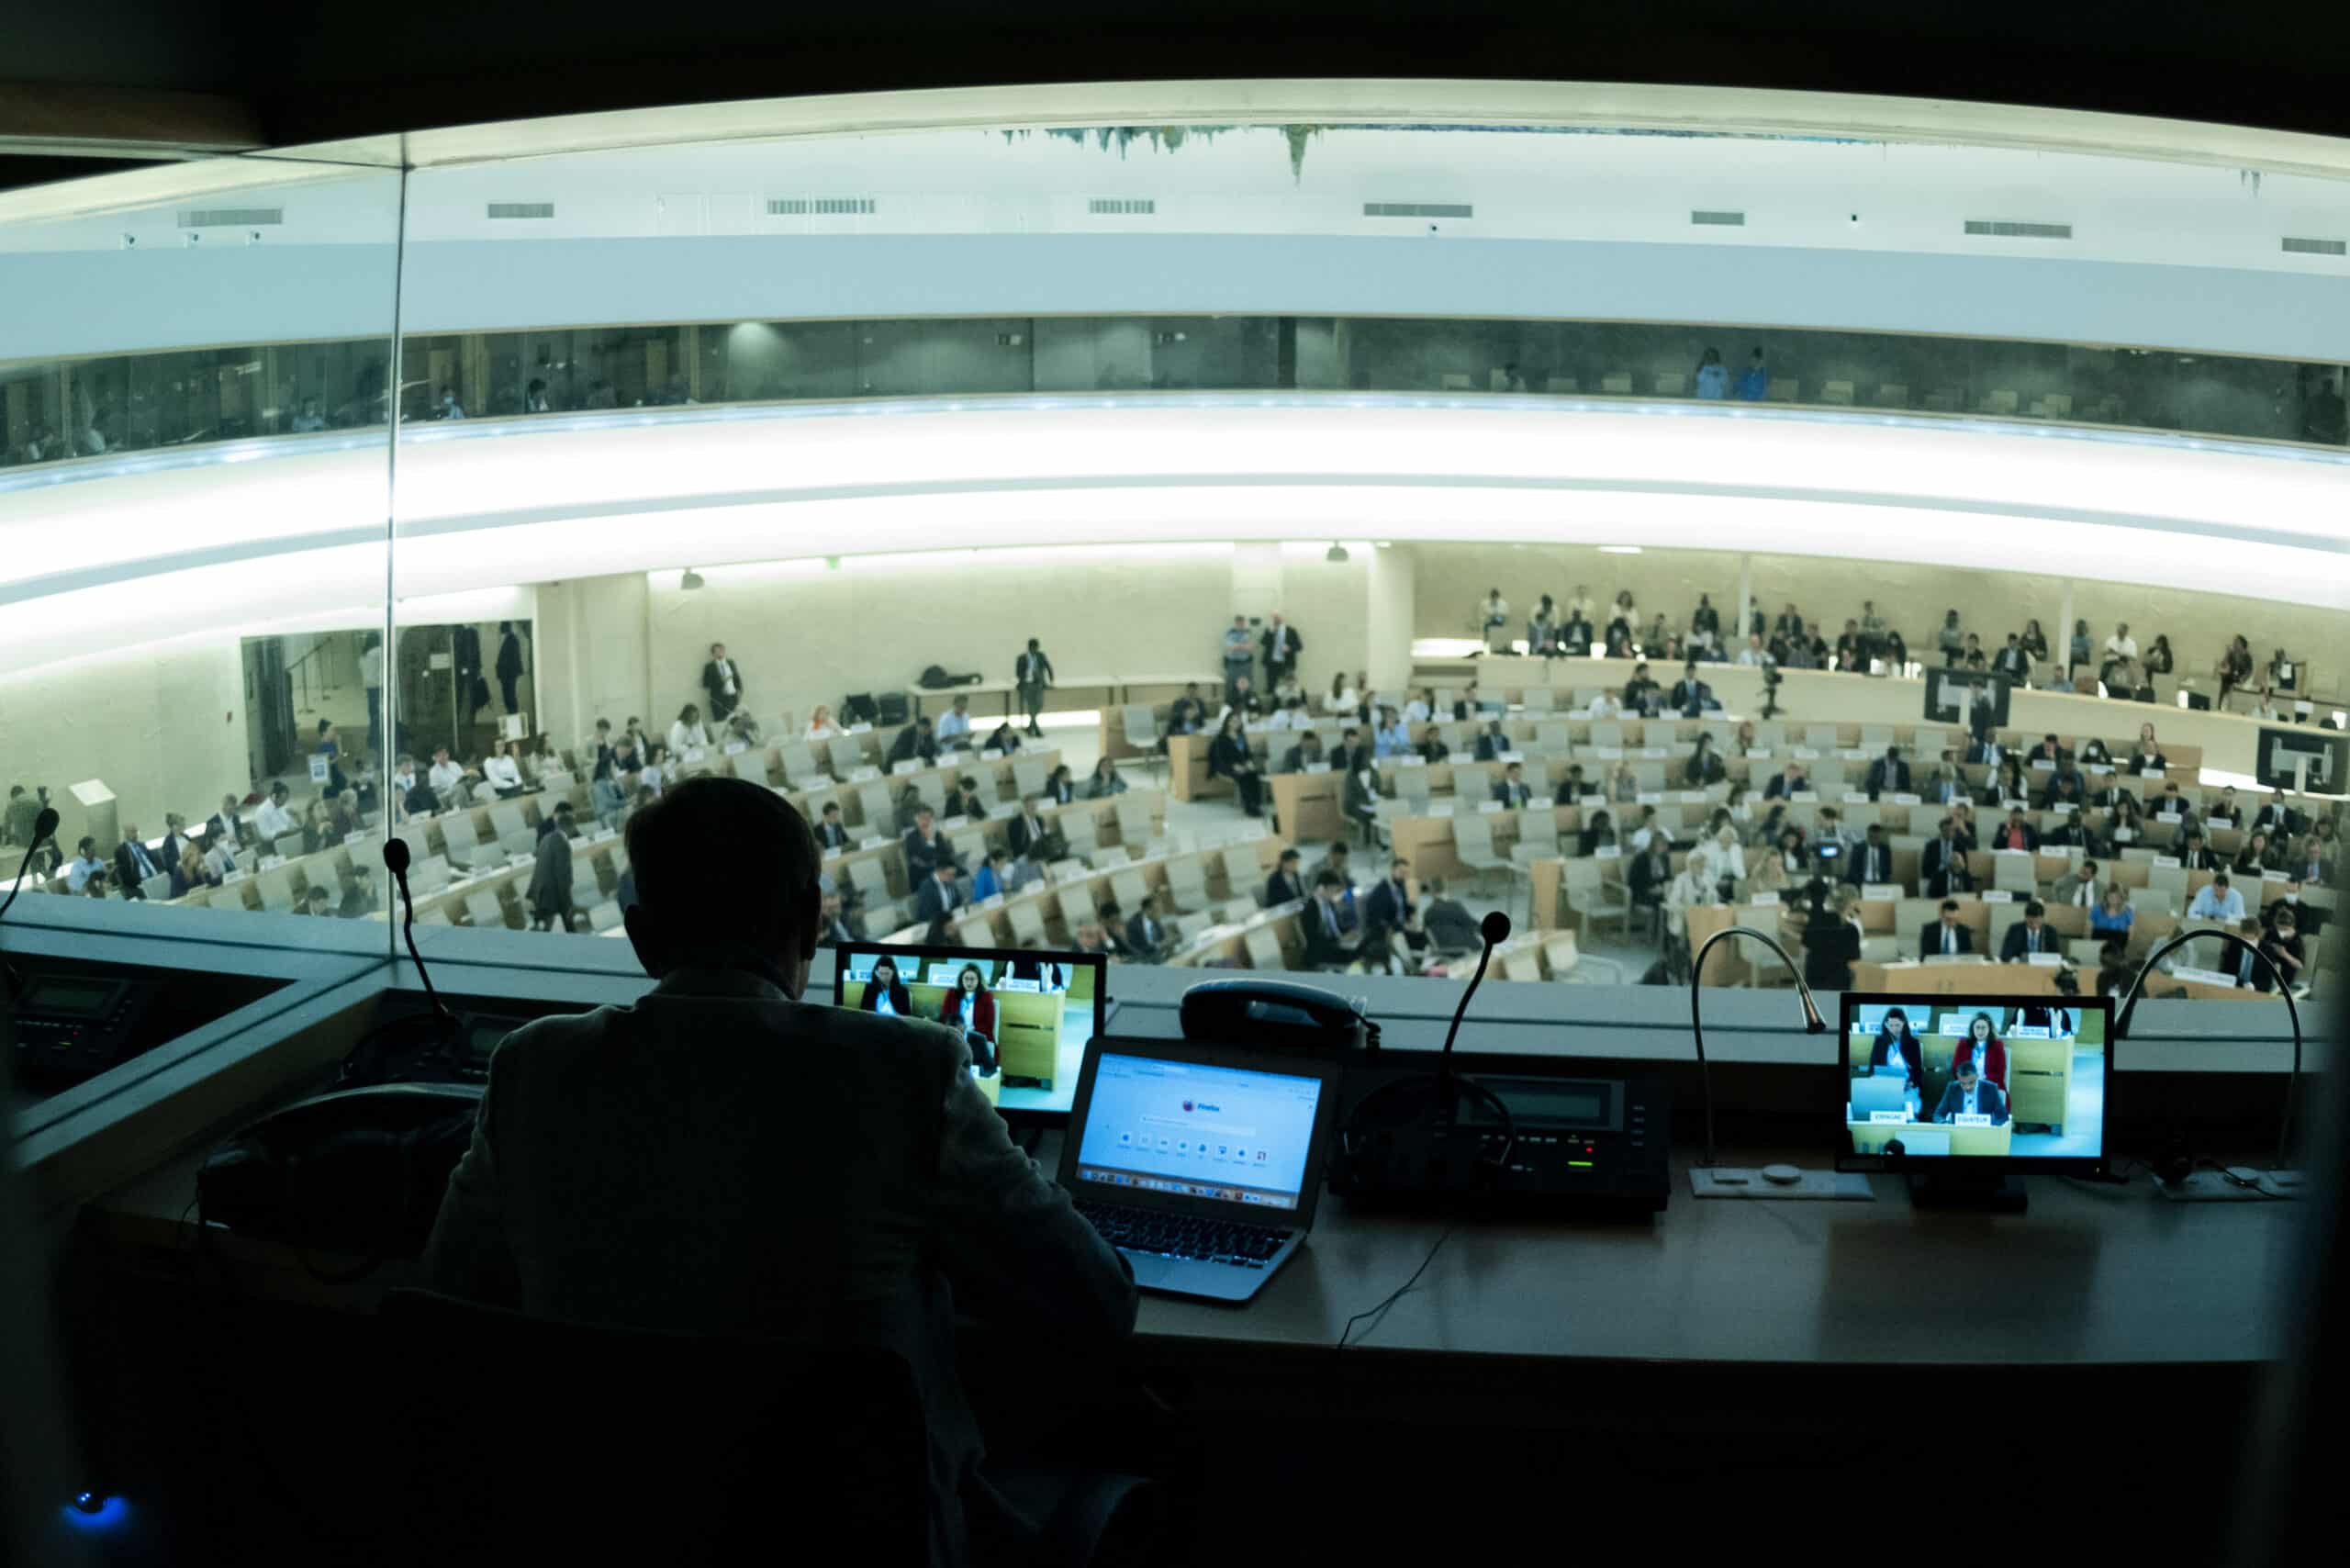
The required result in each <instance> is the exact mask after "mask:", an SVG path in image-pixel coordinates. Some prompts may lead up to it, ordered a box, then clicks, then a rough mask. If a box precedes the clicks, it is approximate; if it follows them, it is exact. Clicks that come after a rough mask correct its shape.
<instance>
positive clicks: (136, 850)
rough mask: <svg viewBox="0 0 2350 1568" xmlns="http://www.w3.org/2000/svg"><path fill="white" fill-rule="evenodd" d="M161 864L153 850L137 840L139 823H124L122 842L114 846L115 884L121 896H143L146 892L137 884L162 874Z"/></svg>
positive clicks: (141, 897)
mask: <svg viewBox="0 0 2350 1568" xmlns="http://www.w3.org/2000/svg"><path fill="white" fill-rule="evenodd" d="M163 864H164V863H163V862H162V860H161V859H159V858H157V857H156V855H155V852H154V851H153V850H151V849H149V848H148V847H147V846H145V845H144V844H141V843H140V842H139V824H138V823H124V824H123V829H122V842H121V843H120V844H117V845H116V846H114V879H115V885H116V886H117V887H118V888H120V889H121V890H122V896H123V897H124V898H126V899H143V898H145V897H146V896H147V894H146V893H145V891H144V890H141V889H140V886H139V884H140V883H141V882H143V881H145V880H146V879H148V878H150V877H160V876H162V874H163ZM173 864H174V865H176V864H177V862H176V861H174V862H173Z"/></svg>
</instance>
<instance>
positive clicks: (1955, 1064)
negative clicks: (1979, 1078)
mask: <svg viewBox="0 0 2350 1568" xmlns="http://www.w3.org/2000/svg"><path fill="white" fill-rule="evenodd" d="M1978 1051H1979V1052H1981V1053H1982V1054H1981V1056H1980V1057H1978V1056H1977V1055H1976V1054H1975V1053H1976V1052H1978ZM1970 1061H1972V1062H1978V1063H1979V1064H1980V1065H1979V1066H1978V1067H1977V1068H1976V1070H1977V1071H1979V1072H1980V1073H1982V1075H1983V1076H1984V1077H1985V1078H1986V1079H1987V1080H1988V1081H1991V1082H1993V1083H1996V1084H1997V1085H1998V1086H1999V1092H2000V1093H2001V1094H2005V1093H2006V1092H2008V1047H2005V1046H2003V1045H2001V1044H2000V1043H1999V1032H1998V1030H1997V1028H1996V1027H1995V1026H1994V1025H1992V1023H1991V1015H1990V1014H1988V1013H1977V1014H1975V1021H1974V1022H1973V1023H1971V1024H1969V1025H1967V1026H1966V1038H1964V1039H1963V1040H1961V1041H1959V1042H1958V1050H1957V1052H1956V1053H1955V1054H1954V1055H1953V1056H1952V1058H1951V1063H1950V1070H1951V1072H1952V1073H1953V1075H1955V1074H1956V1073H1957V1071H1958V1070H1959V1069H1960V1068H1962V1067H1964V1066H1965V1065H1966V1064H1967V1063H1968V1062H1970Z"/></svg>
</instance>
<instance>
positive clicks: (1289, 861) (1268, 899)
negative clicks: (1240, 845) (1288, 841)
mask: <svg viewBox="0 0 2350 1568" xmlns="http://www.w3.org/2000/svg"><path fill="white" fill-rule="evenodd" d="M1303 863H1304V857H1303V856H1301V855H1299V854H1298V852H1297V851H1296V850H1294V849H1284V850H1282V851H1281V864H1280V865H1278V866H1276V867H1274V868H1273V874H1272V875H1271V876H1270V877H1267V878H1266V879H1265V898H1264V904H1265V907H1266V908H1267V909H1270V908H1272V907H1273V906H1274V905H1276V904H1284V903H1293V902H1296V901H1297V900H1299V899H1302V898H1304V896H1305V878H1304V875H1303V873H1301V872H1300V870H1299V867H1300V866H1301V865H1302V864H1303Z"/></svg>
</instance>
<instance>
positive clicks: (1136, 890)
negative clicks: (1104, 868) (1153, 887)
mask: <svg viewBox="0 0 2350 1568" xmlns="http://www.w3.org/2000/svg"><path fill="white" fill-rule="evenodd" d="M1110 894H1111V896H1112V897H1113V898H1115V899H1116V900H1117V901H1118V907H1119V908H1121V909H1124V910H1125V911H1126V912H1127V913H1129V914H1132V913H1138V912H1139V911H1140V910H1141V909H1142V901H1143V900H1144V899H1146V898H1147V897H1149V896H1150V889H1149V887H1148V886H1147V884H1145V883H1144V881H1143V879H1142V873H1141V872H1140V871H1136V870H1132V869H1128V870H1124V871H1113V872H1112V873H1111V875H1110Z"/></svg>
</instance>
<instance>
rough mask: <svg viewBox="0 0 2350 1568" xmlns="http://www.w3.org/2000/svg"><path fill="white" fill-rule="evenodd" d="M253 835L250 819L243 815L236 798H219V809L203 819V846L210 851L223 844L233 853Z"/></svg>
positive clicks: (225, 796) (226, 796) (231, 796)
mask: <svg viewBox="0 0 2350 1568" xmlns="http://www.w3.org/2000/svg"><path fill="white" fill-rule="evenodd" d="M253 833H254V829H253V825H252V819H251V818H250V817H248V816H246V815H245V813H244V812H243V810H242V809H241V805H240V803H239V801H238V800H237V797H236V796H234V795H223V796H221V797H220V809H219V810H218V811H217V812H213V813H212V814H211V816H209V817H207V818H206V819H205V823H204V845H205V847H206V848H207V849H210V848H213V847H215V846H218V845H224V844H225V845H227V846H229V851H230V852H231V853H234V852H235V850H236V849H237V846H240V845H241V844H243V843H244V842H245V840H247V839H248V838H251V837H252V836H253Z"/></svg>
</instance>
